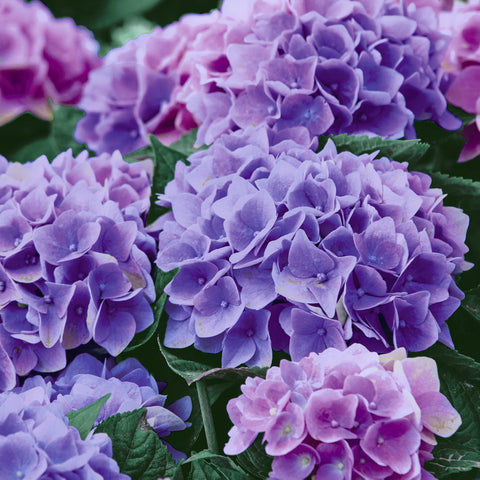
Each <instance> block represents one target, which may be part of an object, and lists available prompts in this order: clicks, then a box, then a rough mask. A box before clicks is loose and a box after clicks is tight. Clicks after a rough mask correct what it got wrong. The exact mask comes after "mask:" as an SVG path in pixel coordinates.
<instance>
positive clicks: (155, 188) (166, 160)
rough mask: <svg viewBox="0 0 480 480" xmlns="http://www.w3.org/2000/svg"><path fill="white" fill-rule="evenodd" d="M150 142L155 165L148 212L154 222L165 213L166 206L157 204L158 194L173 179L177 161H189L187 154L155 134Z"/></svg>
mask: <svg viewBox="0 0 480 480" xmlns="http://www.w3.org/2000/svg"><path fill="white" fill-rule="evenodd" d="M150 143H151V146H152V153H153V162H154V167H153V180H152V193H151V195H150V211H149V212H148V217H147V223H151V222H153V221H154V220H156V219H157V218H158V217H159V216H160V215H162V214H163V213H165V208H163V207H160V206H158V205H156V204H155V202H156V201H157V194H158V193H163V191H164V190H165V186H166V185H167V183H168V182H169V181H170V180H172V179H173V176H174V174H175V165H176V164H177V162H178V161H180V162H184V163H187V155H185V154H183V153H180V152H178V151H177V150H174V149H173V148H169V147H167V146H165V145H163V143H161V142H160V140H158V138H157V137H155V135H150Z"/></svg>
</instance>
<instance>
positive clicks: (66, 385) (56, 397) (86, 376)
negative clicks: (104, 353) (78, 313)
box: [14, 354, 192, 460]
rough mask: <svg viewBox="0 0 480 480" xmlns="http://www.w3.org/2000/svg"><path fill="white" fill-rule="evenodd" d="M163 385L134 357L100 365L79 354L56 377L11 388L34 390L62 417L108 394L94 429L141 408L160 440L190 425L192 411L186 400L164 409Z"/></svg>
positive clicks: (32, 379) (30, 380)
mask: <svg viewBox="0 0 480 480" xmlns="http://www.w3.org/2000/svg"><path fill="white" fill-rule="evenodd" d="M165 386H166V384H164V383H160V382H157V381H156V380H155V379H154V377H153V376H152V375H150V374H149V373H148V372H147V370H146V369H145V367H144V366H143V365H142V364H141V363H140V362H139V361H138V360H136V359H134V358H128V359H126V360H124V361H122V362H120V363H119V364H116V363H115V360H114V359H113V358H111V357H110V358H109V359H108V360H106V361H105V362H104V363H102V362H100V361H99V360H97V359H96V358H95V357H92V356H91V355H89V354H81V355H78V356H77V357H75V358H74V360H73V361H72V362H70V363H69V365H68V366H67V368H66V369H65V370H63V371H62V372H61V373H60V374H59V375H58V376H57V377H46V378H43V377H41V376H39V375H37V376H34V377H28V378H27V379H26V380H25V382H24V384H23V386H22V387H17V388H15V389H14V392H15V393H24V394H25V395H28V392H33V391H35V390H41V391H44V392H45V396H46V399H47V400H48V402H50V403H52V404H53V405H55V406H56V407H59V408H60V410H61V411H62V412H63V414H64V415H66V414H67V413H69V412H71V411H73V410H79V409H81V408H83V407H86V406H87V405H91V404H92V403H94V402H95V401H97V400H98V399H100V398H102V397H103V396H105V395H107V394H111V396H110V398H109V399H108V400H107V402H106V403H105V405H104V406H103V407H102V409H101V411H100V413H99V415H98V417H97V420H96V422H95V425H94V426H96V425H97V424H98V423H100V422H101V421H103V420H105V419H106V418H108V417H111V416H112V415H115V414H117V413H124V412H128V411H131V410H136V409H139V408H143V407H145V408H146V409H147V416H146V419H147V422H148V423H149V425H150V426H151V427H152V428H153V429H154V430H155V432H156V433H157V434H158V436H159V437H160V439H161V440H162V441H163V438H164V437H167V436H168V435H170V433H171V432H176V431H179V430H184V429H185V428H187V427H188V426H190V423H188V422H187V421H186V420H187V419H188V417H189V416H190V414H191V411H192V401H191V399H190V397H183V398H181V399H179V400H177V401H176V402H174V403H171V404H170V405H168V406H165V402H166V400H167V396H166V395H161V391H162V390H163V389H164V388H165ZM164 443H165V444H166V445H167V447H168V449H169V451H170V452H171V453H172V455H173V457H174V458H175V459H177V460H178V459H180V458H185V455H184V454H183V453H181V452H179V451H177V450H175V449H174V448H173V447H172V446H171V445H170V444H168V443H167V442H165V441H164Z"/></svg>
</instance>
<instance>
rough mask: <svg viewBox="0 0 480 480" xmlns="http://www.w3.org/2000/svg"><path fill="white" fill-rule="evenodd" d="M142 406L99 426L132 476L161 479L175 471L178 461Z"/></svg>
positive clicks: (137, 479) (134, 478)
mask: <svg viewBox="0 0 480 480" xmlns="http://www.w3.org/2000/svg"><path fill="white" fill-rule="evenodd" d="M146 412H147V410H146V409H145V408H141V409H139V410H134V411H132V412H126V413H119V414H117V415H114V416H113V417H109V418H107V419H106V420H104V421H103V422H102V423H100V425H98V426H97V428H96V430H95V431H96V432H97V433H99V432H103V433H106V434H107V435H108V436H109V437H110V438H111V440H112V451H113V458H114V459H115V460H116V461H117V463H118V466H119V467H120V471H121V472H122V473H125V474H127V475H130V477H131V478H132V480H157V479H158V478H161V477H166V476H169V475H171V474H172V473H174V472H175V468H176V467H175V462H174V460H173V458H172V456H171V455H170V453H169V452H168V450H167V447H166V445H165V444H164V443H162V442H161V440H160V438H159V437H158V435H157V434H156V433H155V432H154V431H153V430H152V429H151V427H150V426H149V425H148V423H147V421H146V419H145V415H146Z"/></svg>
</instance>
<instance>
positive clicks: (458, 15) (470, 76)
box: [440, 0, 480, 162]
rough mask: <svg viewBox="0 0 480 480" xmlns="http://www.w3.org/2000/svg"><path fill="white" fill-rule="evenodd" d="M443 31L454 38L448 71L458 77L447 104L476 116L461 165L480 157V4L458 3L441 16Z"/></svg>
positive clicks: (469, 128) (467, 132)
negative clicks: (479, 32) (479, 34)
mask: <svg viewBox="0 0 480 480" xmlns="http://www.w3.org/2000/svg"><path fill="white" fill-rule="evenodd" d="M440 27H441V28H442V31H444V32H447V33H448V34H450V35H451V36H452V42H451V43H450V45H449V48H448V50H447V53H446V55H445V59H444V61H443V65H444V68H445V70H447V71H451V72H452V73H454V74H455V79H454V81H453V83H452V85H451V86H450V88H449V89H448V91H447V95H446V96H447V100H448V101H449V103H451V104H453V105H455V106H457V107H460V108H462V109H463V110H465V111H466V112H468V113H473V114H476V118H475V119H474V120H473V121H472V122H471V123H470V124H468V125H467V126H466V127H465V128H464V129H463V131H462V135H463V136H464V137H465V138H466V139H467V143H466V144H465V146H464V147H463V149H462V151H461V152H460V156H459V159H458V161H459V162H465V161H467V160H471V159H472V158H475V157H477V156H478V155H479V154H480V94H479V91H480V40H479V36H478V31H479V29H480V2H479V1H478V0H470V1H468V2H454V5H453V9H452V11H449V12H442V13H441V14H440Z"/></svg>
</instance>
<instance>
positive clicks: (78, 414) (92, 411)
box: [65, 393, 112, 440]
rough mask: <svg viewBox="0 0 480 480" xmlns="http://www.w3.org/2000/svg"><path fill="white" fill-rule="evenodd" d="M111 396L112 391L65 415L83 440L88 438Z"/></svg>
mask: <svg viewBox="0 0 480 480" xmlns="http://www.w3.org/2000/svg"><path fill="white" fill-rule="evenodd" d="M111 396H112V394H111V393H107V395H105V396H103V397H102V398H99V399H98V400H97V401H96V402H93V403H92V404H90V405H87V406H86V407H83V408H80V409H79V410H73V411H71V412H69V413H67V414H66V415H65V416H66V417H67V418H68V420H69V425H71V426H73V427H75V428H76V429H77V430H78V431H79V433H80V437H81V438H82V440H85V439H86V438H87V435H88V434H89V433H90V431H91V430H92V428H93V426H94V425H95V421H96V420H97V417H98V414H99V413H100V410H101V409H102V407H103V406H104V405H105V403H106V402H107V400H108V399H109V398H110V397H111Z"/></svg>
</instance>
